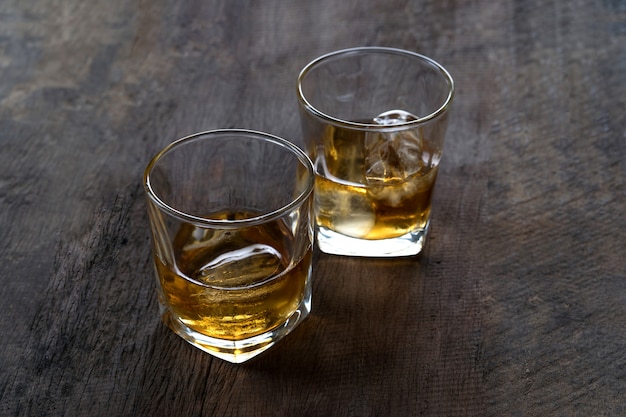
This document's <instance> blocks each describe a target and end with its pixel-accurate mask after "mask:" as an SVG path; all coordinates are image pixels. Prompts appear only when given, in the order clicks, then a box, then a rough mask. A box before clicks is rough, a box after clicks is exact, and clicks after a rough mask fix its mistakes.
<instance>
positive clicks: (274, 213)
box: [143, 129, 315, 229]
mask: <svg viewBox="0 0 626 417" xmlns="http://www.w3.org/2000/svg"><path fill="white" fill-rule="evenodd" d="M228 135H232V136H235V137H236V136H247V137H252V138H254V139H259V140H262V141H265V142H269V143H273V144H275V145H277V146H279V147H282V148H284V149H287V150H288V151H290V152H292V153H293V154H294V155H295V156H296V157H297V159H298V161H299V162H300V163H301V164H302V165H303V166H304V167H305V168H306V171H307V174H308V181H307V184H306V186H305V187H304V190H302V192H300V193H299V194H298V195H297V196H296V197H294V198H292V199H291V200H290V202H289V203H288V204H285V205H283V206H281V207H279V208H277V209H274V210H271V211H268V212H267V213H263V214H260V215H257V216H253V217H248V218H245V219H238V220H228V219H224V220H221V219H209V218H206V217H201V216H196V215H193V214H189V213H185V212H184V211H181V210H178V209H176V208H174V207H172V206H171V205H169V204H167V203H166V202H165V201H163V200H162V199H161V198H160V197H159V195H158V194H157V193H156V192H155V190H154V189H153V187H152V183H151V180H150V179H151V173H152V171H153V169H154V168H155V166H156V165H157V164H158V162H159V161H160V160H161V159H162V158H163V157H164V156H165V155H167V154H169V153H170V152H172V151H174V150H175V149H177V148H180V147H181V146H184V145H185V144H187V143H190V142H195V141H197V140H201V139H202V138H203V137H204V138H207V139H208V138H216V137H220V136H228ZM314 181H315V171H314V169H313V163H312V162H311V159H310V158H309V157H308V155H307V154H306V153H304V151H302V149H300V148H299V147H298V146H296V145H295V144H293V143H291V142H289V141H288V140H286V139H283V138H281V137H278V136H275V135H272V134H270V133H265V132H260V131H256V130H249V129H216V130H207V131H203V132H198V133H194V134H191V135H188V136H185V137H182V138H180V139H177V140H175V141H174V142H172V143H170V144H169V145H167V146H166V147H165V148H163V149H162V150H161V151H159V152H158V153H157V154H156V155H155V156H154V157H153V158H152V159H151V160H150V162H149V163H148V165H147V166H146V169H145V170H144V173H143V186H144V190H145V192H146V194H147V196H148V198H150V200H151V201H152V202H153V203H154V204H156V205H157V207H159V208H160V209H161V210H163V211H165V212H166V213H168V214H170V215H171V216H173V217H175V218H177V219H179V220H182V221H184V222H187V223H191V224H194V225H196V226H199V227H219V228H224V229H237V228H240V227H245V226H254V225H258V224H262V223H266V222H268V221H271V220H274V219H276V218H278V217H281V216H283V215H284V214H285V213H287V212H289V211H290V210H292V209H293V208H295V207H298V206H300V205H301V204H302V202H303V201H304V200H305V199H307V198H308V197H309V196H310V195H311V193H312V192H313V185H314Z"/></svg>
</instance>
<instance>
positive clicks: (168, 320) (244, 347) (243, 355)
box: [161, 280, 311, 363]
mask: <svg viewBox="0 0 626 417" xmlns="http://www.w3.org/2000/svg"><path fill="white" fill-rule="evenodd" d="M310 311H311V285H310V280H308V285H307V288H306V290H305V297H304V299H303V300H302V302H300V305H299V306H298V308H297V309H296V310H295V311H294V312H293V314H292V315H291V316H289V318H288V319H287V320H285V322H284V323H283V324H281V325H280V326H279V327H277V328H275V329H272V330H270V331H268V332H266V333H263V334H260V335H258V336H254V337H250V338H248V339H242V340H224V339H216V338H214V337H209V336H206V335H204V334H202V333H198V332H197V331H195V330H193V329H191V328H189V327H188V326H186V325H185V324H184V323H183V322H182V321H180V319H179V318H178V317H177V316H176V315H174V314H173V313H172V312H171V311H170V310H169V309H168V308H167V307H163V306H162V314H161V318H162V320H163V322H164V323H165V324H167V326H168V327H169V328H170V329H171V330H172V331H173V332H174V333H176V334H177V335H179V336H180V337H182V338H183V339H185V340H186V341H187V342H189V343H190V344H192V345H193V346H195V347H197V348H198V349H201V350H203V351H204V352H206V353H208V354H210V355H213V356H215V357H217V358H220V359H223V360H225V361H228V362H232V363H242V362H245V361H248V360H250V359H252V358H254V357H255V356H258V355H260V354H261V353H263V352H265V351H266V350H267V349H269V348H271V347H272V346H273V345H275V344H276V342H278V341H279V340H280V339H282V338H283V337H285V336H286V335H287V334H288V333H290V332H291V331H292V330H293V329H294V328H295V327H296V326H297V325H298V324H300V322H302V321H303V320H304V319H305V318H306V317H307V316H308V315H309V312H310Z"/></svg>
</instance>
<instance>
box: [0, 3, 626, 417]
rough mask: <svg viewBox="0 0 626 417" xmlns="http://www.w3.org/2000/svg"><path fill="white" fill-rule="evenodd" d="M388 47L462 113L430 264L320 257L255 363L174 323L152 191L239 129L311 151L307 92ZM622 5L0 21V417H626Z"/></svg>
mask: <svg viewBox="0 0 626 417" xmlns="http://www.w3.org/2000/svg"><path fill="white" fill-rule="evenodd" d="M360 45H382V46H393V47H399V48H405V49H410V50H414V51H417V52H420V53H423V54H425V55H428V56H431V57H432V58H434V59H436V60H437V61H439V62H440V63H442V64H443V65H444V66H446V67H447V68H448V69H449V70H450V72H451V73H452V75H453V76H454V78H455V80H456V86H457V90H456V99H455V103H454V108H453V114H452V118H451V122H450V128H449V134H448V139H447V143H446V147H445V154H444V159H443V162H442V166H441V171H440V176H439V180H438V184H437V189H436V194H435V203H434V211H433V213H434V214H433V220H432V231H431V234H430V236H429V239H428V243H427V246H426V249H425V251H424V253H423V254H421V255H420V256H418V257H417V258H410V259H397V260H374V259H352V258H343V257H335V256H329V255H324V254H321V253H319V252H317V253H316V254H315V258H314V262H315V266H314V268H315V269H314V286H313V313H312V314H311V316H310V317H309V318H308V319H307V320H306V321H305V322H304V323H303V324H302V325H301V326H300V327H298V328H297V329H296V330H295V331H294V332H293V333H292V334H291V335H290V336H289V337H287V338H286V339H285V340H283V341H281V343H280V344H279V345H278V346H276V347H275V348H274V349H272V350H270V351H269V352H268V353H267V354H265V355H263V356H261V357H260V358H258V359H257V360H254V361H253V362H251V363H248V364H244V365H242V366H234V365H230V364H227V363H225V362H222V361H220V360H217V359H214V358H212V357H210V356H208V355H206V354H204V353H202V352H200V351H199V350H196V349H194V348H193V347H191V346H190V345H187V344H186V343H185V342H184V341H182V340H181V339H180V338H178V337H176V336H175V335H173V334H172V333H171V332H170V331H169V330H167V328H166V327H165V326H164V325H163V324H162V323H161V322H160V321H159V318H158V311H157V302H156V293H155V290H154V278H153V276H152V275H153V272H152V265H151V258H150V256H151V254H150V246H149V230H148V222H147V216H146V213H145V203H144V196H143V189H142V186H141V174H142V171H143V168H144V166H145V165H146V163H147V162H148V160H149V159H150V157H151V156H152V155H154V154H155V153H156V152H157V151H158V150H160V149H161V148H162V147H163V146H165V145H166V144H167V143H169V142H170V141H172V140H174V139H176V138H178V137H182V136H184V135H187V134H190V133H194V132H197V131H201V130H208V129H214V128H225V127H241V128H251V129H257V130H263V131H267V132H270V133H273V134H277V135H279V136H283V137H285V138H288V139H290V140H292V141H293V142H295V143H297V144H299V143H300V137H299V132H300V130H299V129H300V127H299V119H298V114H297V106H296V97H295V78H296V76H297V73H298V71H299V70H300V68H302V67H303V66H304V65H305V64H306V63H307V62H308V61H310V60H311V59H313V58H315V57H316V56H318V55H320V54H322V53H325V52H329V51H332V50H335V49H340V48H345V47H351V46H360ZM623 45H626V7H625V5H624V2H623V1H619V0H602V1H597V2H586V1H583V0H573V1H570V2H543V1H539V0H503V1H500V2H493V1H489V0H477V1H472V2H462V1H455V0H444V1H441V0H439V1H435V0H421V1H406V0H385V1H382V0H365V1H358V2H357V1H353V0H349V1H342V2H340V1H333V0H320V1H316V2H305V1H300V2H280V1H276V0H270V1H266V2H244V1H240V0H235V1H223V0H209V1H197V0H192V1H185V2H174V1H169V0H156V1H151V2H149V1H144V0H129V1H121V0H111V1H108V2H79V1H77V0H63V1H59V0H53V1H43V0H19V1H18V0H7V1H3V2H2V3H0V68H1V69H2V77H0V149H1V151H0V207H1V210H0V254H1V256H2V263H0V279H1V280H2V285H1V286H0V299H1V300H3V302H2V303H0V315H1V317H2V320H0V335H1V336H2V338H1V342H0V415H2V416H111V415H115V416H160V415H177V416H210V415H215V416H284V415H299V416H320V415H323V416H447V417H448V416H494V417H496V416H525V417H526V416H568V417H569V416H623V415H625V414H626V400H625V399H624V398H625V397H624V393H625V392H626V355H624V353H623V352H624V346H626V260H625V259H626V257H625V255H626V252H625V250H624V242H625V241H626V220H625V217H624V211H625V209H626V199H625V197H626V186H625V184H624V178H625V174H626V141H625V140H624V139H626V99H625V97H626V83H625V81H624V74H625V73H626V49H625V48H624V46H623Z"/></svg>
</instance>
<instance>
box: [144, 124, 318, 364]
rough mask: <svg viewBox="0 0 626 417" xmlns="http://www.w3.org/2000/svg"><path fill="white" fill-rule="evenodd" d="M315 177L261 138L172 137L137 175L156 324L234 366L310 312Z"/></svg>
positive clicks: (235, 134) (303, 159)
mask: <svg viewBox="0 0 626 417" xmlns="http://www.w3.org/2000/svg"><path fill="white" fill-rule="evenodd" d="M313 183H314V173H313V167H312V164H311V161H310V160H309V158H308V157H307V155H306V154H305V153H304V152H303V151H302V150H300V149H299V148H298V147H296V146H294V145H293V144H291V143H290V142H288V141H286V140H284V139H281V138H278V137H275V136H272V135H269V134H265V133H261V132H254V131H249V130H239V129H228V130H215V131H210V132H203V133H198V134H195V135H191V136H188V137H185V138H183V139H180V140H178V141H176V142H174V143H172V144H170V145H169V146H167V147H166V148H165V149H164V150H162V151H161V152H160V153H158V154H157V155H156V156H155V157H154V158H153V159H152V161H151V162H150V163H149V164H148V166H147V168H146V170H145V173H144V186H145V190H146V193H147V207H148V214H149V219H150V226H151V231H152V243H153V245H152V246H153V254H154V264H155V270H156V281H157V287H158V296H159V302H160V309H161V315H162V319H163V321H164V322H165V323H166V324H167V325H168V326H169V327H170V328H171V329H172V330H173V331H174V332H175V333H176V334H178V335H179V336H181V337H182V338H183V339H185V340H186V341H188V342H189V343H191V344H192V345H194V346H196V347H198V348H200V349H202V350H204V351H206V352H208V353H210V354H211V355H214V356H216V357H219V358H221V359H224V360H227V361H230V362H235V363H240V362H244V361H246V360H248V359H250V358H252V357H254V356H256V355H258V354H260V353H261V352H263V351H265V350H267V349H268V348H270V347H271V346H272V345H274V344H275V343H276V342H277V341H278V340H280V339H281V338H283V337H284V336H285V335H287V334H288V333H289V332H290V331H291V330H292V329H294V327H295V326H297V325H298V324H299V323H300V322H301V321H302V320H303V319H304V318H305V317H306V316H307V315H308V314H309V311H310V310H311V257H312V256H311V254H312V248H313V230H312V226H311V222H310V206H311V200H312V199H311V195H312V190H313Z"/></svg>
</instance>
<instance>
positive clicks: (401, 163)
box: [365, 110, 432, 184]
mask: <svg viewBox="0 0 626 417" xmlns="http://www.w3.org/2000/svg"><path fill="white" fill-rule="evenodd" d="M417 119H418V117H417V116H415V115H412V114H411V113H409V112H406V111H403V110H390V111H388V112H384V113H381V114H380V115H378V116H376V117H375V118H374V122H376V123H378V124H380V125H384V126H392V125H396V124H402V123H406V122H410V121H412V120H417ZM431 159H432V156H431V155H430V152H428V149H427V147H426V146H425V143H424V137H423V134H422V129H421V128H420V127H415V128H413V129H408V130H401V131H397V132H368V133H367V135H366V138H365V179H366V182H367V183H368V184H371V183H381V182H386V183H390V182H401V181H403V180H404V179H406V178H407V177H409V176H411V175H413V174H415V173H417V172H420V171H422V170H424V169H425V168H427V167H428V166H429V164H430V162H431Z"/></svg>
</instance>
